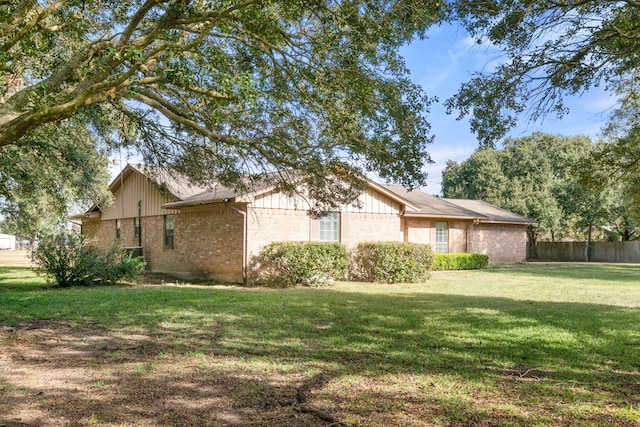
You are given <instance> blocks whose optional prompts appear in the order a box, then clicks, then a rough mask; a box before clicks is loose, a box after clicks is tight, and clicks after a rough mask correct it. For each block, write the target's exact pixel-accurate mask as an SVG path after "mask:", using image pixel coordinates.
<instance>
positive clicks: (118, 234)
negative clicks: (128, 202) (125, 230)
mask: <svg viewBox="0 0 640 427" xmlns="http://www.w3.org/2000/svg"><path fill="white" fill-rule="evenodd" d="M120 237H122V220H121V219H116V239H119V238H120Z"/></svg>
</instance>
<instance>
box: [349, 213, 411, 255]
mask: <svg viewBox="0 0 640 427" xmlns="http://www.w3.org/2000/svg"><path fill="white" fill-rule="evenodd" d="M343 217H344V221H348V224H347V225H346V228H347V230H348V234H347V233H345V234H346V235H344V236H342V243H343V244H344V245H345V246H346V247H347V248H348V249H351V248H355V247H356V246H358V243H360V242H402V241H404V220H403V219H402V218H400V216H398V215H396V214H373V213H358V212H351V213H348V212H346V213H343ZM344 229H345V227H344V226H343V230H344Z"/></svg>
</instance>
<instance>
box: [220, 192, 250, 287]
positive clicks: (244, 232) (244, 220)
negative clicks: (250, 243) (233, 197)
mask: <svg viewBox="0 0 640 427" xmlns="http://www.w3.org/2000/svg"><path fill="white" fill-rule="evenodd" d="M224 205H225V206H226V207H228V208H229V209H231V210H233V211H236V212H238V213H239V214H240V215H242V284H243V285H245V286H246V285H247V213H246V212H245V211H243V210H240V209H238V208H236V207H235V206H231V205H230V204H229V199H224Z"/></svg>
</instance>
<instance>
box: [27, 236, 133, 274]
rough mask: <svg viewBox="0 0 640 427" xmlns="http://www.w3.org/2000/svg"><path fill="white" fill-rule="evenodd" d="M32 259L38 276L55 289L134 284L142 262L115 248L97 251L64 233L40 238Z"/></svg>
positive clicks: (87, 243) (79, 237)
mask: <svg viewBox="0 0 640 427" xmlns="http://www.w3.org/2000/svg"><path fill="white" fill-rule="evenodd" d="M32 257H33V259H34V261H35V262H36V264H37V265H38V268H37V271H38V273H39V274H42V275H44V276H46V277H47V278H48V279H49V280H50V281H51V282H52V283H53V284H55V285H56V286H59V287H71V286H106V285H113V284H115V283H117V282H118V281H121V280H135V279H137V278H138V277H140V275H141V274H142V272H143V270H144V261H143V260H142V258H132V257H130V256H129V255H127V254H126V253H125V252H124V251H123V250H122V249H120V248H119V247H118V246H113V247H111V248H109V249H107V250H101V249H99V248H97V247H95V246H91V245H90V244H89V242H87V241H85V240H84V239H83V238H82V236H81V235H79V234H77V233H71V232H68V231H62V232H55V233H49V234H45V235H43V236H41V238H40V239H39V241H38V245H37V247H36V248H35V249H34V251H33V252H32Z"/></svg>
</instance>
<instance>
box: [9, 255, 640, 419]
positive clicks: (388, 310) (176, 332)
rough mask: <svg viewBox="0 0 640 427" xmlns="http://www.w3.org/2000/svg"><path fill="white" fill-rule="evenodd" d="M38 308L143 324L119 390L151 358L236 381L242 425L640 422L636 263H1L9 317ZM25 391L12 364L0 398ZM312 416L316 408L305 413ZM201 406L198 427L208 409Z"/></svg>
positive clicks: (49, 314)
mask: <svg viewBox="0 0 640 427" xmlns="http://www.w3.org/2000/svg"><path fill="white" fill-rule="evenodd" d="M41 320H47V321H51V322H54V321H55V322H67V323H69V324H72V325H74V328H77V329H82V328H83V327H89V326H88V325H90V328H91V329H92V331H93V330H100V331H103V332H104V334H107V335H109V334H111V335H113V334H137V335H141V336H145V337H147V338H148V342H147V344H146V345H147V346H148V347H147V349H149V348H152V349H153V351H151V350H149V351H147V352H146V353H144V354H143V355H141V353H140V352H139V351H138V352H137V353H136V354H137V356H136V357H135V358H134V356H133V355H132V354H127V353H126V350H123V349H122V348H113V349H111V348H107V349H106V350H105V353H104V354H103V355H101V356H100V357H101V359H100V362H99V363H98V362H96V363H95V366H94V367H90V369H95V370H96V372H98V371H99V372H106V373H107V374H108V375H107V376H108V381H106V382H105V384H106V383H108V384H110V386H109V387H113V388H111V389H110V390H111V392H112V393H114V392H118V393H119V394H123V393H128V392H129V390H128V389H117V387H118V384H123V382H122V381H123V378H124V377H127V378H128V377H132V376H133V377H136V375H138V377H139V376H140V375H141V372H140V371H141V370H142V371H144V372H143V374H144V375H145V376H146V378H147V381H155V382H156V383H158V384H159V383H162V379H163V378H165V379H166V378H173V380H174V381H175V380H176V378H179V377H180V376H181V375H184V376H185V378H186V377H189V378H193V376H194V375H196V376H197V377H198V379H197V384H198V387H203V386H204V385H205V384H206V385H208V386H211V385H212V384H217V385H220V384H224V388H225V390H226V391H225V393H227V395H228V396H227V397H228V398H229V399H232V400H233V401H234V403H235V404H237V405H240V406H239V407H242V408H245V407H246V408H248V409H246V410H243V411H238V413H237V414H236V416H238V417H240V419H241V422H240V423H239V424H238V425H244V424H249V423H250V422H251V423H253V424H257V425H305V424H307V423H308V421H309V420H316V421H317V424H316V425H325V424H324V423H327V425H329V424H331V423H334V424H337V425H385V424H386V425H504V426H510V425H602V426H610V425H638V424H640V266H638V265H582V264H581V265H570V264H550V265H544V264H528V265H521V266H512V267H503V268H495V269H488V270H482V271H461V272H438V273H434V274H433V276H432V278H431V280H430V281H429V282H428V283H425V284H419V285H382V284H363V283H339V284H336V285H334V286H332V287H328V288H296V289H285V290H280V289H279V290H273V289H246V288H239V287H224V286H189V285H182V286H176V285H171V286H123V287H114V288H90V289H65V290H56V289H47V288H46V287H45V286H44V284H43V282H42V280H41V279H39V278H37V277H35V276H34V275H33V274H32V273H31V271H30V270H28V269H17V268H0V328H2V327H19V326H20V325H24V324H27V323H28V322H34V321H41ZM5 344H7V345H10V344H11V343H5ZM0 360H1V359H0ZM131 362H135V363H134V364H133V365H132V364H131ZM118 364H121V366H120V367H119V366H118ZM92 366H93V365H92ZM178 366H179V368H178ZM88 369H89V368H88ZM107 370H108V371H107ZM136 370H137V371H136ZM115 372H117V374H116V373H115ZM105 375H106V374H105ZM116 376H117V377H118V378H117V379H118V381H116V380H115V379H114V377H116ZM138 377H136V378H138ZM193 381H196V380H192V382H193ZM15 388H16V385H15V384H11V382H10V381H8V380H7V379H3V377H2V371H1V370H0V401H1V400H2V394H3V393H11V392H12V391H11V390H14V389H15ZM3 390H4V391H3ZM274 396H276V397H277V396H284V397H282V399H281V400H278V399H276V398H275V397H274ZM287 396H289V399H288V400H287V398H285V397H287ZM291 396H294V397H291ZM296 396H297V397H296ZM120 397H122V396H120ZM296 399H297V400H296ZM243 405H244V406H243ZM278 405H280V407H279V406H278ZM296 405H297V406H298V407H303V409H304V410H303V411H300V410H299V409H300V408H298V412H296V408H295V407H296ZM92 408H93V407H92ZM127 408H129V409H122V410H121V411H120V412H119V411H118V410H115V409H113V408H110V409H107V408H106V407H105V408H104V410H103V411H104V414H102V415H100V414H99V413H97V412H96V411H94V409H91V410H89V409H86V411H85V412H86V417H87V418H86V419H85V421H86V423H87V424H96V423H97V424H100V423H102V424H104V425H122V424H127V423H129V424H127V425H137V424H136V422H131V420H129V419H128V416H129V415H130V414H128V413H127V411H128V410H131V406H127ZM287 408H288V409H287ZM291 408H293V409H291ZM285 409H286V410H285ZM5 410H8V409H6V408H5ZM81 410H82V409H80V410H79V411H81ZM1 411H2V406H1V404H0V425H3V424H2V423H3V418H2V412H1ZM98 412H99V411H98ZM301 413H304V414H305V416H307V417H311V418H305V419H306V420H307V422H303V423H301V424H296V423H295V422H293V420H295V419H297V418H296V417H297V416H298V415H300V414H301ZM198 414H200V412H198ZM198 414H196V413H195V412H194V414H192V415H193V420H192V424H193V425H207V423H206V421H205V420H206V419H209V420H212V418H211V417H212V416H213V415H212V414H209V415H207V416H206V417H209V418H206V417H205V416H204V415H203V416H202V417H201V418H198V417H200V415H198ZM238 414H239V415H238ZM265 414H266V415H265ZM275 414H281V415H275ZM296 414H297V415H296ZM309 414H311V415H309ZM182 416H184V413H183V414H182ZM267 416H268V417H271V418H265V417H267ZM300 416H301V415H300ZM137 417H138V418H136V419H144V420H145V422H147V424H144V423H142V421H140V423H139V424H140V425H153V424H156V423H158V424H159V420H160V418H154V417H156V415H153V414H152V413H150V412H149V413H148V414H147V415H145V416H141V415H139V414H138V415H137ZM140 417H142V418H140ZM145 417H146V418H145ZM242 417H245V418H244V419H243V418H242ZM91 420H93V421H92V422H91V423H90V422H89V421H91ZM96 420H97V421H96ZM4 421H6V419H5V420H4ZM162 422H163V423H166V424H167V425H169V424H171V422H170V419H169V421H167V419H165V418H162ZM178 424H179V423H178ZM215 424H216V423H214V425H215ZM219 424H224V423H223V422H220V423H219Z"/></svg>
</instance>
